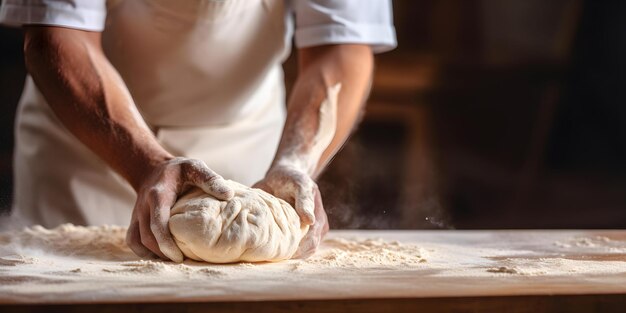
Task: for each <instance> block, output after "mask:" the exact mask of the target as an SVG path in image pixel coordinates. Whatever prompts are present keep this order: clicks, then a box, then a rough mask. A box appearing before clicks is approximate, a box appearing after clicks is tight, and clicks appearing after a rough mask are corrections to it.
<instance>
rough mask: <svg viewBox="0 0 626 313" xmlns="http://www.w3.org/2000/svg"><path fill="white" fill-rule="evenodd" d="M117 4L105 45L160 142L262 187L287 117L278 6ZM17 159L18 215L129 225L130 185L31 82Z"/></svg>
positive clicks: (212, 1)
mask: <svg viewBox="0 0 626 313" xmlns="http://www.w3.org/2000/svg"><path fill="white" fill-rule="evenodd" d="M114 2H115V3H113V2H112V3H110V4H109V8H108V15H107V24H106V28H105V31H104V32H103V48H104V50H105V53H106V54H107V56H108V58H109V59H110V60H111V62H112V64H113V65H114V66H115V67H116V69H117V70H118V71H119V72H120V74H121V76H122V78H123V79H124V81H125V82H126V84H127V86H128V88H129V90H130V92H131V94H132V96H133V99H134V100H135V103H136V105H137V107H138V108H139V110H140V112H141V113H142V115H143V117H144V119H145V120H146V122H147V123H148V125H149V126H150V127H151V128H152V129H153V130H154V131H155V134H156V137H157V139H158V140H159V142H160V143H161V144H162V145H163V146H164V147H165V148H166V149H167V150H169V151H170V152H171V153H173V154H174V155H176V156H186V157H191V158H197V159H201V160H204V161H205V162H206V163H207V164H208V166H209V167H211V168H212V169H213V170H215V171H216V172H217V173H219V174H221V175H222V176H224V177H225V178H228V179H233V180H236V181H239V182H241V183H244V184H247V185H250V184H253V183H254V182H256V181H257V180H259V179H261V178H262V177H263V175H264V174H265V172H266V170H267V169H268V167H269V165H270V163H271V160H272V158H273V156H274V153H275V151H276V148H277V145H278V141H279V138H280V134H281V130H282V127H283V123H284V118H285V105H284V102H285V100H284V98H285V97H284V83H283V74H282V68H281V63H282V61H283V58H284V56H286V55H287V54H288V50H289V46H288V44H286V42H287V41H286V40H285V31H286V28H285V12H284V10H285V8H284V3H283V1H282V0H186V1H170V0H159V1H154V0H123V1H114ZM120 153H123V151H120ZM14 160H15V166H14V174H15V175H14V177H15V197H14V212H16V213H17V214H19V215H21V216H22V217H25V218H27V219H28V220H29V221H30V222H32V223H37V224H42V225H44V226H47V227H53V226H56V225H58V224H61V223H68V222H70V223H75V224H83V225H101V224H118V225H127V224H128V223H129V221H130V216H131V212H132V208H133V205H134V202H135V198H136V195H135V193H134V191H133V190H132V188H131V187H130V185H128V184H127V183H126V182H125V181H124V180H123V179H122V178H121V177H120V176H119V175H117V174H116V173H114V172H113V171H112V170H111V169H110V168H109V167H108V166H107V165H106V164H105V163H104V162H103V161H102V160H100V159H99V158H98V157H97V156H96V155H95V154H94V153H92V152H91V151H90V150H89V149H88V148H86V147H85V146H84V145H83V144H82V143H80V142H79V141H78V140H77V139H76V138H75V137H74V136H73V135H72V134H71V133H69V132H68V131H67V129H65V128H64V127H63V125H62V124H61V123H60V121H59V120H58V119H57V118H56V116H55V115H54V113H53V112H52V111H51V110H50V108H49V107H48V105H47V104H46V102H45V99H44V98H43V96H42V95H41V94H40V93H39V91H38V90H37V88H36V87H35V85H34V83H33V81H32V79H31V78H30V77H29V78H27V81H26V86H25V88H24V92H23V95H22V98H21V100H20V104H19V109H18V115H17V121H16V149H15V155H14Z"/></svg>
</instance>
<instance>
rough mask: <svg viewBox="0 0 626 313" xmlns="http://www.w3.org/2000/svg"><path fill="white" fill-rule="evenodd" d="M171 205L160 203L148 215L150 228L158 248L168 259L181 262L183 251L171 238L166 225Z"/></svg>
mask: <svg viewBox="0 0 626 313" xmlns="http://www.w3.org/2000/svg"><path fill="white" fill-rule="evenodd" d="M170 210H171V205H169V204H162V205H161V206H159V207H157V208H156V209H155V210H154V211H152V214H151V216H150V230H151V231H152V234H153V235H154V238H155V240H156V242H157V244H158V247H159V250H160V251H161V252H162V253H163V254H164V255H165V256H166V257H167V258H168V259H170V260H172V261H174V262H176V263H182V262H183V259H184V257H183V253H182V252H181V251H180V248H178V245H177V244H176V242H175V241H174V238H172V234H171V233H170V230H169V227H168V221H169V219H170Z"/></svg>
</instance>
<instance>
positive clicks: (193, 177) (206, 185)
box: [187, 161, 235, 200]
mask: <svg viewBox="0 0 626 313" xmlns="http://www.w3.org/2000/svg"><path fill="white" fill-rule="evenodd" d="M187 175H188V179H189V181H190V183H192V184H194V185H195V186H197V187H198V188H200V189H202V190H203V191H204V192H206V193H208V194H210V195H212V196H213V197H215V198H217V199H218V200H230V199H232V198H233V197H234V196H235V191H234V190H233V188H232V187H231V186H230V185H229V184H228V182H227V181H226V180H225V179H224V178H222V176H220V175H218V174H217V173H215V172H214V171H213V170H211V169H210V168H209V167H208V166H207V165H206V164H205V163H204V162H202V161H198V162H194V164H193V166H192V170H191V172H190V173H187Z"/></svg>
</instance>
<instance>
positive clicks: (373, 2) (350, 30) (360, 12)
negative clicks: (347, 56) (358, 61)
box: [292, 0, 397, 53]
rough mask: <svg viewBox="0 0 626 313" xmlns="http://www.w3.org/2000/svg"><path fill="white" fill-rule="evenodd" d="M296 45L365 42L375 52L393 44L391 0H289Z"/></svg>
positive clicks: (395, 43) (386, 49)
mask: <svg viewBox="0 0 626 313" xmlns="http://www.w3.org/2000/svg"><path fill="white" fill-rule="evenodd" d="M292 6H293V12H294V14H295V34H294V35H295V43H296V46H297V47H298V48H304V47H311V46H318V45H324V44H341V43H356V44H368V45H370V46H371V47H372V49H373V51H374V52H376V53H379V52H385V51H388V50H391V49H393V48H395V47H396V45H397V42H396V33H395V29H394V27H393V13H392V7H391V0H293V2H292Z"/></svg>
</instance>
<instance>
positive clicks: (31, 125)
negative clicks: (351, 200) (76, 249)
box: [0, 0, 395, 261]
mask: <svg viewBox="0 0 626 313" xmlns="http://www.w3.org/2000/svg"><path fill="white" fill-rule="evenodd" d="M0 22H1V23H3V24H8V25H16V26H20V25H21V26H23V29H24V34H25V38H24V52H25V60H26V67H27V69H28V73H29V76H28V77H27V79H26V83H25V87H24V92H23V94H22V97H21V100H20V103H19V108H18V113H17V120H16V147H15V155H14V161H15V163H14V179H15V187H14V188H15V193H14V194H15V196H14V208H13V210H14V212H15V213H16V214H19V215H21V216H22V217H25V218H26V219H28V220H29V221H31V222H33V223H37V224H41V225H44V226H46V227H54V226H56V225H58V224H61V223H74V224H79V225H101V224H118V225H129V228H128V233H127V237H126V241H127V243H128V244H129V246H130V247H131V249H132V250H133V251H134V252H135V253H136V254H137V255H139V256H141V257H154V256H158V257H160V258H163V259H171V260H175V261H181V260H182V255H181V253H180V251H179V250H178V248H177V247H176V244H175V243H174V241H173V239H172V236H171V234H170V232H169V230H168V227H167V223H168V219H169V214H170V209H171V207H172V205H173V204H174V203H175V201H176V199H177V197H178V196H179V195H181V194H182V193H184V192H185V191H186V190H187V189H188V188H190V187H191V186H197V187H199V188H201V189H203V190H204V191H205V192H206V193H208V194H211V195H212V196H214V197H216V198H217V199H221V200H228V199H229V198H231V197H232V196H233V190H232V189H231V188H230V187H229V186H228V185H227V184H226V183H225V180H224V179H232V180H235V181H238V182H241V183H243V184H246V185H254V186H256V187H259V188H262V189H264V190H266V191H268V192H269V193H272V194H274V195H275V196H277V197H280V198H283V199H284V200H286V201H287V202H289V203H291V204H292V205H293V206H294V208H295V210H296V212H297V213H298V216H299V217H300V220H301V222H302V223H304V224H308V225H311V226H310V227H309V231H308V233H307V235H306V236H305V237H304V239H303V240H302V242H301V243H300V246H299V250H298V255H299V256H301V257H306V256H307V255H310V254H311V253H313V252H314V251H315V248H316V247H317V245H318V244H319V242H320V240H321V238H322V236H323V235H324V234H325V232H326V231H327V229H328V225H327V219H326V214H325V212H324V208H323V205H322V201H321V195H320V193H319V190H318V188H317V185H316V184H315V181H314V180H315V178H316V177H317V175H318V174H319V173H320V171H322V169H323V168H324V167H325V166H326V164H327V163H328V162H329V160H330V159H331V158H332V156H333V155H334V154H335V153H336V152H337V150H338V149H339V148H340V147H341V145H342V144H343V143H344V142H345V140H346V138H347V137H348V135H349V133H350V131H351V129H352V128H353V127H354V125H355V123H356V122H357V120H358V118H359V113H360V111H361V109H362V106H363V103H364V100H365V98H366V96H367V93H368V91H369V90H368V89H369V86H370V82H371V78H372V69H373V61H372V54H373V53H376V52H383V51H386V50H389V49H392V48H393V47H394V46H395V34H394V28H393V24H392V14H391V3H390V0H292V1H289V0H193V1H191V0H190V1H172V0H150V1H148V0H109V1H105V0H58V1H55V0H30V1H26V0H5V1H3V3H2V7H1V9H0ZM292 38H295V45H296V47H297V52H298V76H297V79H296V81H295V85H294V87H293V91H292V93H291V95H290V96H289V100H288V101H287V105H285V98H286V97H285V87H284V81H283V72H282V67H281V64H282V62H283V61H284V60H285V59H286V58H287V57H288V56H289V54H290V50H291V42H292Z"/></svg>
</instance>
